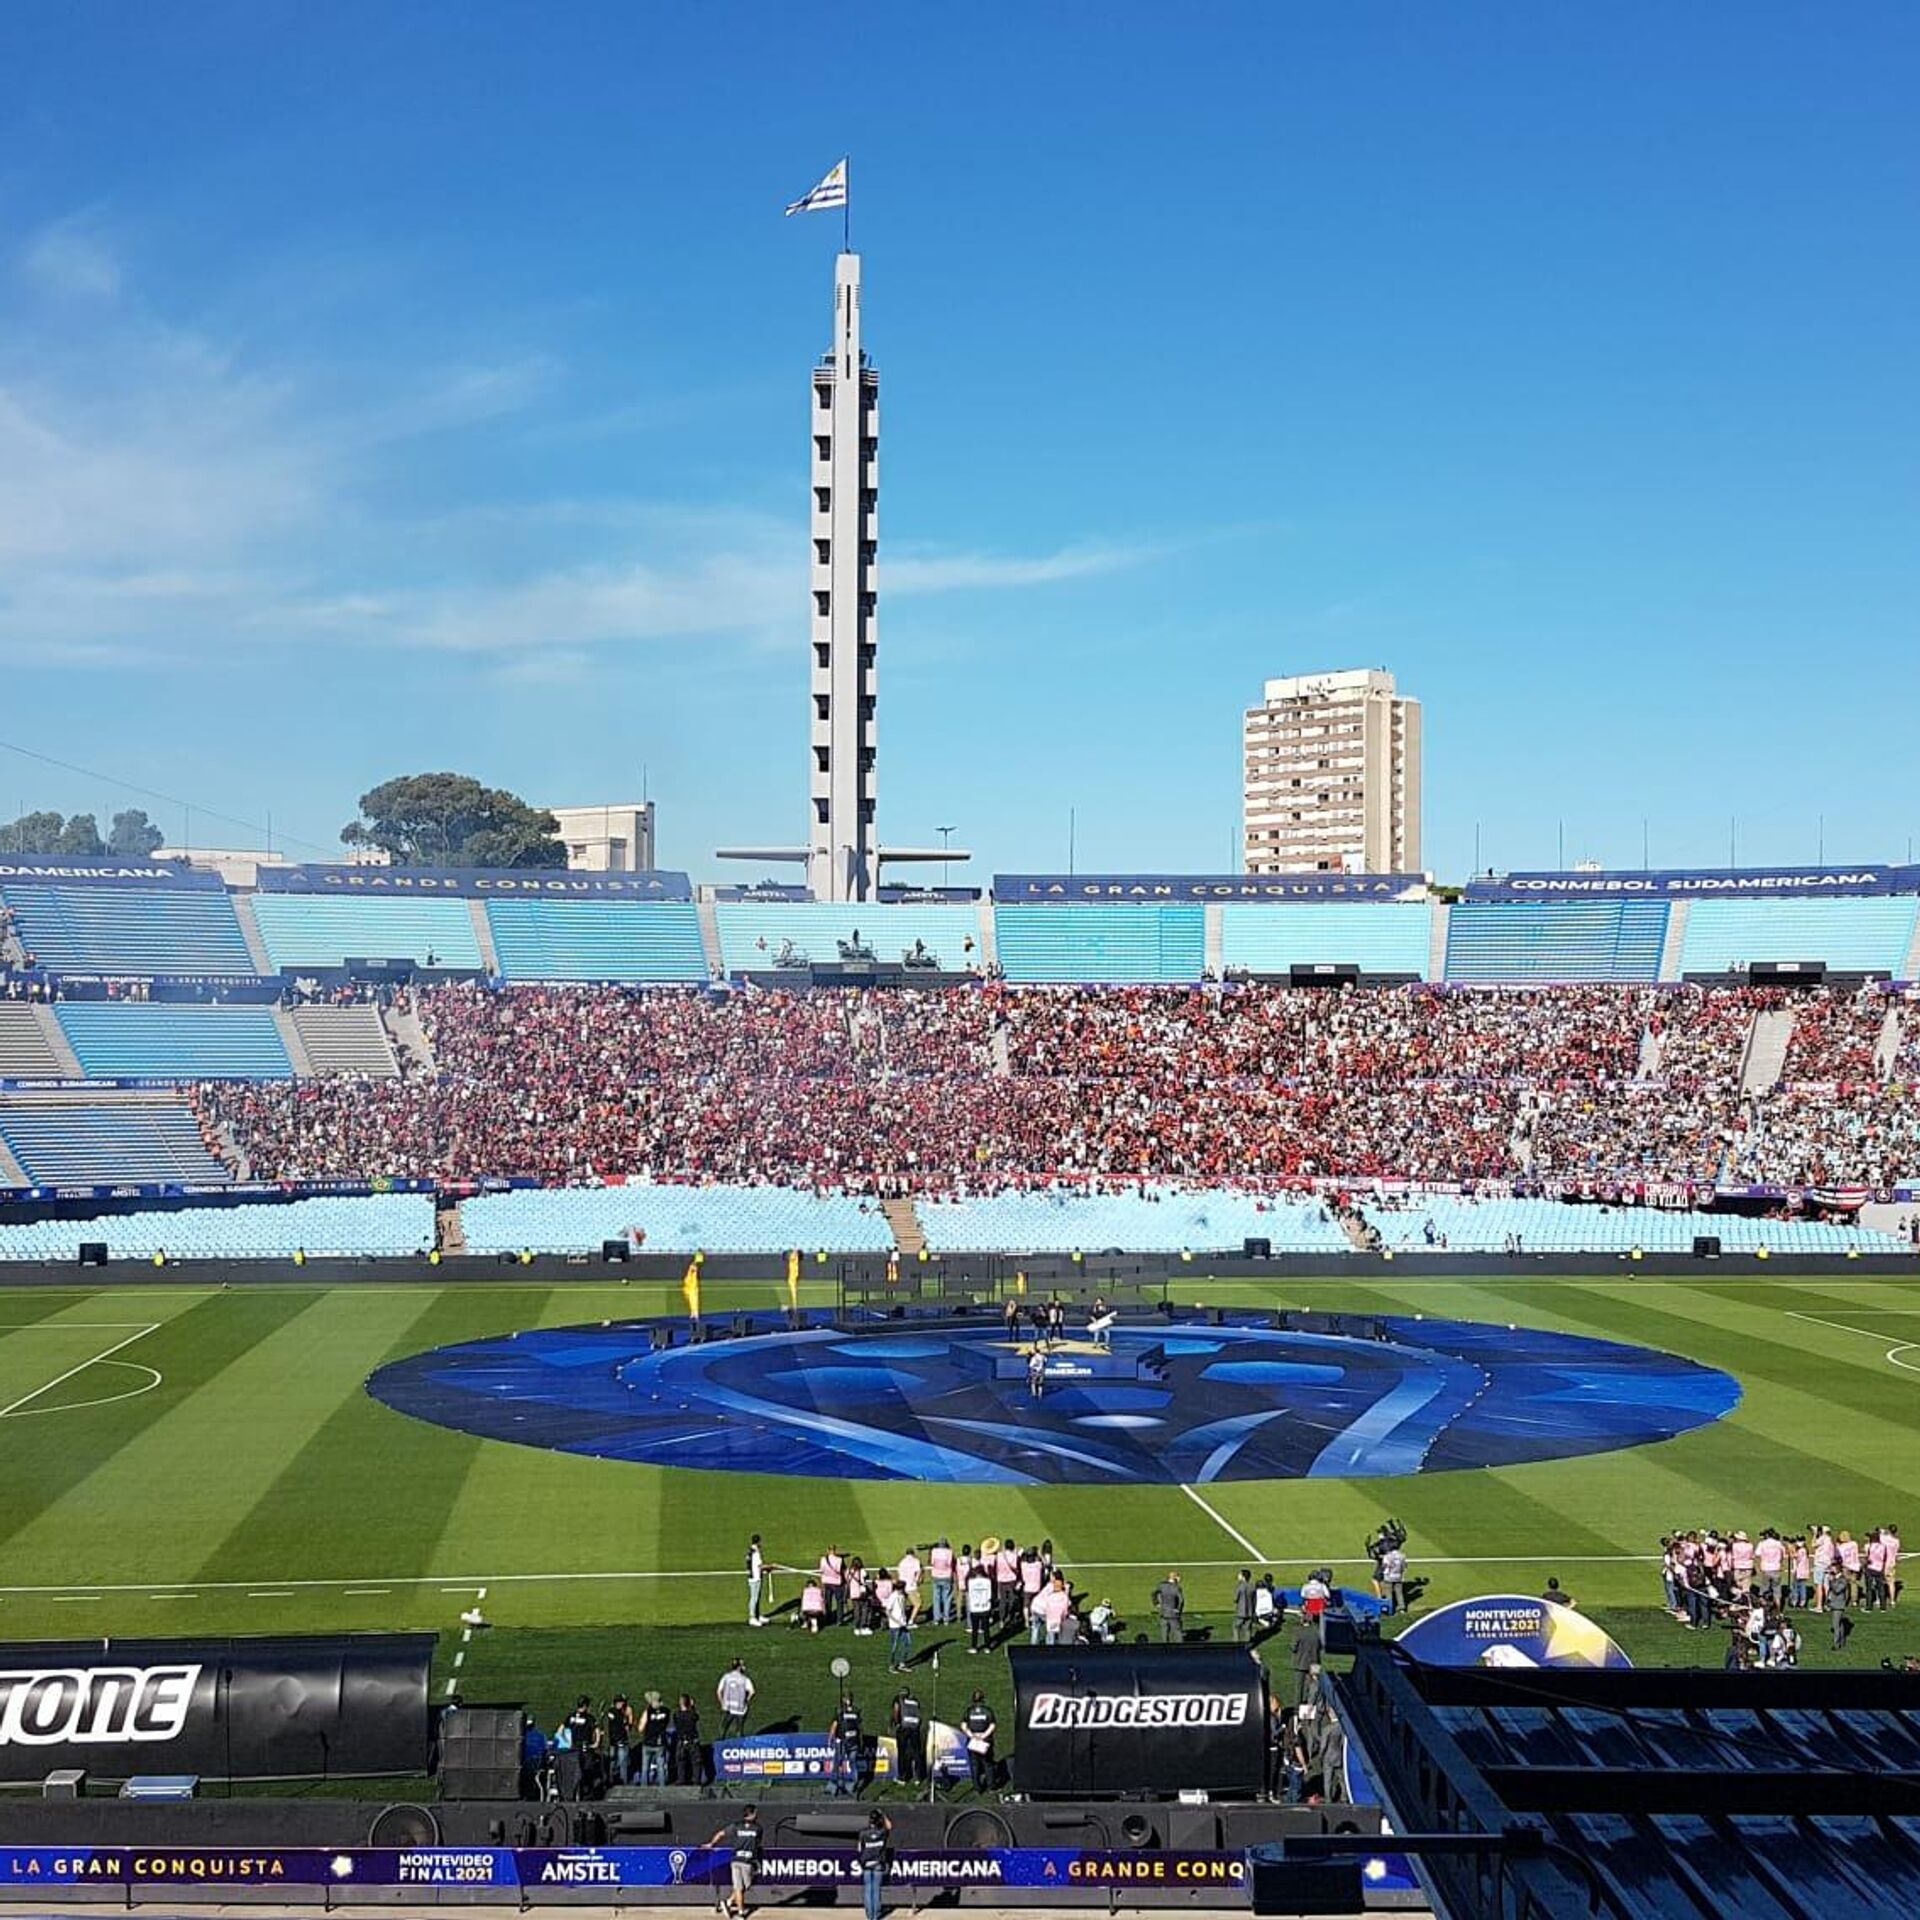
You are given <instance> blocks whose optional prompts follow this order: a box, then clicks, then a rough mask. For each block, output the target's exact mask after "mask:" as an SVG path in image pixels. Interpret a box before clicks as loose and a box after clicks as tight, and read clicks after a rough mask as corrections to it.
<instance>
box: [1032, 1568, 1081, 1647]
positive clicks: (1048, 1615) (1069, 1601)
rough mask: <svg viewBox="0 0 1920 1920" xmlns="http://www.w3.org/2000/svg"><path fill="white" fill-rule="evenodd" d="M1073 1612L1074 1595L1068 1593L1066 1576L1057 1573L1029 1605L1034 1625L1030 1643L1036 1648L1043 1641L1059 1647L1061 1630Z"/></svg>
mask: <svg viewBox="0 0 1920 1920" xmlns="http://www.w3.org/2000/svg"><path fill="white" fill-rule="evenodd" d="M1072 1612H1073V1595H1072V1594H1070V1593H1069V1592H1068V1591H1067V1582H1066V1579H1065V1576H1064V1575H1061V1574H1057V1573H1056V1574H1055V1575H1054V1576H1053V1579H1052V1581H1051V1582H1050V1583H1049V1584H1048V1585H1047V1586H1045V1587H1043V1588H1041V1590H1040V1591H1039V1592H1038V1593H1036V1594H1035V1595H1034V1596H1033V1599H1032V1601H1031V1602H1030V1603H1029V1604H1028V1608H1027V1617H1028V1619H1029V1620H1030V1621H1031V1623H1032V1626H1031V1630H1030V1631H1029V1634H1028V1639H1029V1641H1030V1642H1031V1643H1032V1645H1034V1646H1036V1647H1037V1646H1039V1645H1040V1643H1041V1642H1042V1640H1044V1641H1045V1642H1046V1644H1047V1645H1048V1646H1050V1647H1057V1646H1058V1645H1059V1644H1060V1634H1061V1630H1062V1629H1063V1628H1064V1627H1065V1626H1066V1624H1067V1617H1068V1616H1069V1615H1070V1614H1071V1613H1072Z"/></svg>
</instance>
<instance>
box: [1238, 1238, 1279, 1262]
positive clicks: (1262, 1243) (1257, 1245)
mask: <svg viewBox="0 0 1920 1920" xmlns="http://www.w3.org/2000/svg"><path fill="white" fill-rule="evenodd" d="M1241 1251H1242V1252H1243V1253H1244V1254H1245V1255H1246V1257H1247V1258H1248V1259H1249V1260H1271V1259H1272V1258H1273V1242H1272V1241H1271V1240H1253V1239H1249V1240H1244V1241H1242V1242H1241Z"/></svg>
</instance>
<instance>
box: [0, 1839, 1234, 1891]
mask: <svg viewBox="0 0 1920 1920" xmlns="http://www.w3.org/2000/svg"><path fill="white" fill-rule="evenodd" d="M731 1859H732V1856H731V1854H730V1853H729V1851H728V1850H727V1849H726V1848H724V1847H356V1848H343V1849H340V1850H338V1851H332V1850H329V1849H327V1848H325V1847H174V1848H167V1847H102V1846H93V1847H0V1889H7V1888H30V1889H33V1890H36V1891H39V1892H43V1893H45V1894H48V1895H53V1894H55V1893H56V1892H57V1891H59V1890H64V1889H69V1888H80V1887H101V1888H106V1887H111V1888H116V1889H117V1888H132V1889H138V1888H141V1887H156V1888H161V1887H164V1888H169V1889H177V1888H188V1887H212V1888H229V1887H240V1886H244V1887H247V1888H249V1889H251V1888H259V1887H319V1886H330V1887H333V1888H336V1889H344V1888H365V1887H466V1888H470V1889H471V1888H477V1887H509V1888H511V1887H519V1888H524V1889H527V1890H528V1891H538V1890H540V1889H543V1888H548V1889H555V1890H575V1889H579V1888H583V1887H654V1888H670V1887H695V1888H708V1887H714V1886H718V1885H721V1884H724V1883H725V1882H726V1880H727V1878H728V1867H729V1864H730V1862H731ZM1245 1874H1246V1856H1245V1855H1244V1854H1241V1853H1225V1852H1202V1851H1181V1852H1164V1853H1149V1852H1138V1851H1123V1850H1120V1849H1104V1850H1100V1849H1078V1848H1066V1847H993V1848H945V1849H941V1850H939V1851H937V1852H930V1851H926V1850H915V1849H901V1850H899V1851H897V1852H896V1853H895V1854H894V1855H893V1858H892V1861H891V1862H890V1864H889V1866H888V1869H887V1879H888V1882H889V1884H891V1885H893V1886H900V1887H911V1886H917V1887H964V1886H1001V1887H1014V1888H1019V1887H1071V1886H1118V1885H1129V1886H1167V1887H1184V1888H1201V1887H1209V1886H1211V1887H1218V1888H1222V1889H1233V1888H1237V1887H1239V1886H1240V1885H1241V1884H1242V1883H1243V1881H1244V1879H1245ZM859 1879H860V1861H859V1856H858V1854H857V1853H856V1852H855V1851H854V1850H853V1849H852V1848H843V1847H818V1848H807V1849H779V1848H776V1849H774V1850H772V1851H771V1852H768V1853H765V1854H763V1855H762V1856H761V1862H760V1873H759V1881H758V1884H759V1885H760V1886H761V1887H763V1888H765V1887H780V1886H786V1887H817V1886H829V1887H831V1886H846V1885H856V1884H858V1882H859ZM1243 1899H1244V1896H1237V1897H1236V1904H1238V1903H1239V1901H1240V1900H1243Z"/></svg>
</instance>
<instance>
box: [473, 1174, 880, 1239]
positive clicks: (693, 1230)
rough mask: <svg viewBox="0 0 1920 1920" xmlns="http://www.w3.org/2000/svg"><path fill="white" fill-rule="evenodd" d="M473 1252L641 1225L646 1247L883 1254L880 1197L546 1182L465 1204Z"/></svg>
mask: <svg viewBox="0 0 1920 1920" xmlns="http://www.w3.org/2000/svg"><path fill="white" fill-rule="evenodd" d="M460 1225H461V1231H462V1232H463V1233H464V1234H465V1235H466V1241H467V1250H468V1251H469V1252H470V1253H483V1254H484V1253H492V1254H498V1253H517V1252H519V1251H520V1250H521V1249H522V1248H531V1249H532V1250H533V1251H534V1252H535V1253H598V1252H599V1250H600V1243H601V1242H602V1241H603V1240H626V1239H629V1238H630V1232H629V1230H630V1229H631V1228H634V1227H639V1228H640V1229H642V1231H643V1232H644V1233H645V1235H646V1238H645V1239H644V1240H643V1241H642V1242H641V1243H640V1244H641V1247H642V1249H643V1250H644V1251H645V1252H647V1253H783V1252H785V1251H786V1250H787V1249H789V1248H792V1247H797V1248H799V1249H801V1250H802V1251H803V1252H809V1253H811V1252H825V1253H885V1252H887V1251H888V1250H889V1249H891V1248H892V1246H893V1244H894V1240H893V1233H892V1230H891V1229H890V1228H889V1227H888V1225H887V1220H886V1216H885V1214H884V1213H882V1212H881V1210H880V1204H879V1202H878V1201H875V1200H857V1199H853V1198H851V1197H849V1196H848V1195H845V1194H813V1193H799V1192H794V1191H792V1190H790V1189H787V1188H784V1187H694V1186H665V1185H663V1186H653V1185H647V1184H642V1183H637V1182H636V1183H631V1184H629V1185H626V1186H620V1187H540V1188H533V1187H529V1188H523V1189H520V1190H518V1191H516V1192H513V1193H492V1194H483V1195H481V1196H480V1197H479V1198H477V1199H474V1200H469V1201H467V1202H466V1203H465V1205H464V1206H462V1207H461V1209H460Z"/></svg>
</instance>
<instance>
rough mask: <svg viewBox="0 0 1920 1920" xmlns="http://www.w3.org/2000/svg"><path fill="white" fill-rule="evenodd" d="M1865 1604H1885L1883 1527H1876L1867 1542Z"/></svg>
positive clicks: (1875, 1605)
mask: <svg viewBox="0 0 1920 1920" xmlns="http://www.w3.org/2000/svg"><path fill="white" fill-rule="evenodd" d="M1865 1604H1866V1605H1867V1606H1869V1607H1874V1608H1878V1607H1884V1606H1885V1605H1886V1604H1887V1536H1886V1530H1885V1529H1884V1528H1877V1529H1876V1530H1875V1532H1874V1536H1873V1538H1872V1539H1871V1540H1869V1541H1868V1542H1867V1589H1866V1602H1865Z"/></svg>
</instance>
